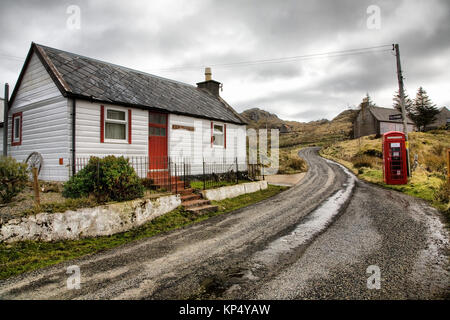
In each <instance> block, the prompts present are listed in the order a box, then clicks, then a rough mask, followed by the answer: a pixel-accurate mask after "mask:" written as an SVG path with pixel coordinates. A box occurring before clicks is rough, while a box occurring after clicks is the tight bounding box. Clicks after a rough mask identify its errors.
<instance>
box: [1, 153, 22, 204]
mask: <svg viewBox="0 0 450 320" xmlns="http://www.w3.org/2000/svg"><path fill="white" fill-rule="evenodd" d="M27 181H28V174H27V165H26V164H24V163H20V162H17V161H16V160H15V159H13V158H11V157H0V203H2V204H4V203H8V202H10V201H11V200H12V199H13V198H14V197H15V196H16V195H17V194H19V192H21V191H22V190H23V189H24V188H25V186H26V183H27Z"/></svg>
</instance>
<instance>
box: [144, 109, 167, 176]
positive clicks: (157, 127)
mask: <svg viewBox="0 0 450 320" xmlns="http://www.w3.org/2000/svg"><path fill="white" fill-rule="evenodd" d="M148 157H149V169H150V170H152V169H167V114H165V113H158V112H149V117H148Z"/></svg>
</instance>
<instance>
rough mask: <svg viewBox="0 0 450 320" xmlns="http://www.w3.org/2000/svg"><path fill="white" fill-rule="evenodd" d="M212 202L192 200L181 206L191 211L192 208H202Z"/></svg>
mask: <svg viewBox="0 0 450 320" xmlns="http://www.w3.org/2000/svg"><path fill="white" fill-rule="evenodd" d="M210 203H211V202H210V201H209V200H203V199H200V200H190V201H186V202H183V203H181V205H182V206H183V207H184V208H185V209H191V208H195V207H202V206H205V205H208V204H210Z"/></svg>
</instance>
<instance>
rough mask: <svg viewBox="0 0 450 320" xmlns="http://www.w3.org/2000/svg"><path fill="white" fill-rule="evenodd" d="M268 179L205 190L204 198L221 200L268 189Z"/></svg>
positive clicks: (203, 192)
mask: <svg viewBox="0 0 450 320" xmlns="http://www.w3.org/2000/svg"><path fill="white" fill-rule="evenodd" d="M267 187H268V185H267V181H257V182H249V183H241V184H237V185H234V186H227V187H221V188H217V189H209V190H203V191H202V194H203V198H205V199H208V200H215V201H220V200H224V199H227V198H234V197H237V196H240V195H242V194H246V193H253V192H257V191H260V190H264V189H267Z"/></svg>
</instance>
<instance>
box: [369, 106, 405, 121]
mask: <svg viewBox="0 0 450 320" xmlns="http://www.w3.org/2000/svg"><path fill="white" fill-rule="evenodd" d="M369 110H370V112H371V113H372V114H373V116H374V117H375V119H377V120H378V121H382V122H397V123H402V120H389V116H390V115H394V114H400V113H401V112H399V111H398V110H397V109H392V108H381V107H370V109H369ZM406 119H407V122H408V123H409V124H414V122H413V121H412V120H411V119H410V118H409V117H406Z"/></svg>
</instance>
